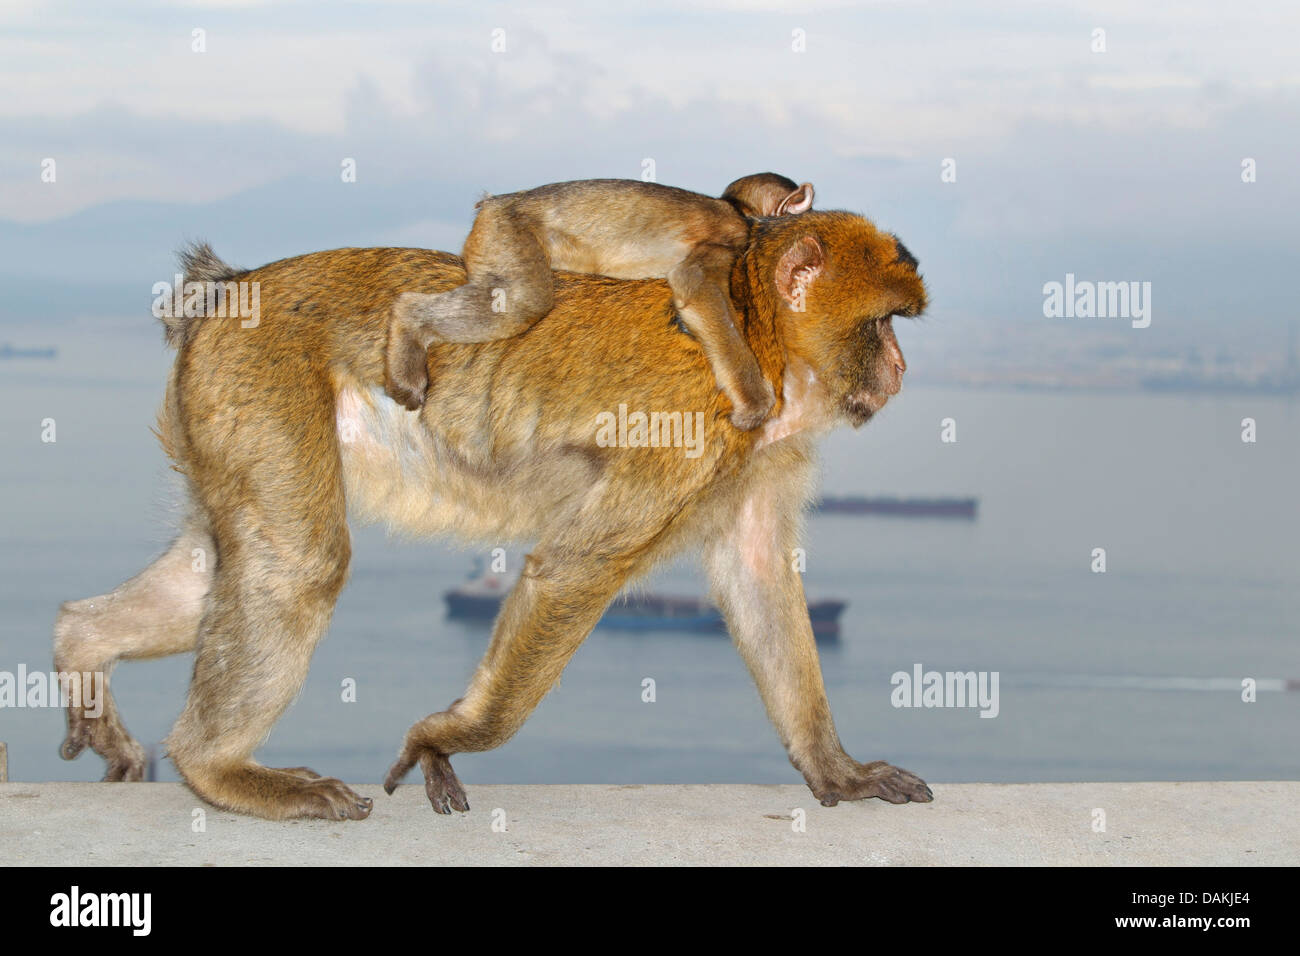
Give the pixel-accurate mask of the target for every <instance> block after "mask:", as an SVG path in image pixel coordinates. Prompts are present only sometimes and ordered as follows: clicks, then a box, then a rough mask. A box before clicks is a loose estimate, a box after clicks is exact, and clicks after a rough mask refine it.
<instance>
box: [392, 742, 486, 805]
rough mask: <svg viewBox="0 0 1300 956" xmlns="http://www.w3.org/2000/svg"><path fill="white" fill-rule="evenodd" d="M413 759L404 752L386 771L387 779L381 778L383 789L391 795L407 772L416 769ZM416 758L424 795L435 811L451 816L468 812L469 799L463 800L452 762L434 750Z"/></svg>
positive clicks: (420, 754)
mask: <svg viewBox="0 0 1300 956" xmlns="http://www.w3.org/2000/svg"><path fill="white" fill-rule="evenodd" d="M416 759H417V758H416V757H415V756H414V755H411V754H409V753H407V752H405V751H404V752H403V753H402V756H401V757H399V758H398V759H397V762H396V763H395V764H393V766H392V768H391V769H390V770H389V771H388V776H387V777H386V778H385V779H384V790H385V791H387V792H388V793H390V794H391V793H392V792H393V791H394V790H396V789H397V785H398V784H399V783H401V782H402V778H403V777H405V776H406V774H407V771H409V770H410V769H411V768H412V767H413V766H415V761H416ZM418 759H419V761H420V769H421V770H423V771H424V792H425V794H427V795H428V797H429V802H430V803H431V804H433V809H434V811H435V812H437V813H451V811H452V810H459V811H460V812H461V813H464V812H465V811H466V810H468V809H469V800H468V799H467V798H466V797H465V788H464V787H463V786H461V782H460V781H459V780H458V779H457V778H456V772H455V771H454V770H452V769H451V760H450V759H448V757H447V755H446V754H443V753H438V752H437V751H435V750H422V751H420V753H419V755H418Z"/></svg>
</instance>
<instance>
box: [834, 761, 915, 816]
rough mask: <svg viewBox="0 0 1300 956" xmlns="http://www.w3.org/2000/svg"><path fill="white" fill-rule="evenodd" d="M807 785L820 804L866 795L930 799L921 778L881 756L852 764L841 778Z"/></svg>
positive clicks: (901, 800) (886, 798)
mask: <svg viewBox="0 0 1300 956" xmlns="http://www.w3.org/2000/svg"><path fill="white" fill-rule="evenodd" d="M810 789H811V790H812V792H813V795H814V796H815V797H817V799H818V800H820V801H821V804H822V806H824V807H833V806H835V805H836V804H837V803H839V802H840V801H841V800H866V799H867V798H868V797H879V798H880V799H881V800H884V801H886V802H888V803H929V802H930V801H931V800H933V799H934V794H933V793H932V792H931V791H930V788H929V787H928V786H926V783H925V781H924V780H922V779H921V778H920V777H918V776H917V775H916V774H914V773H912V772H911V771H910V770H904V769H902V768H901V767H895V766H893V765H891V764H887V763H885V762H884V761H883V760H875V761H872V762H871V763H859V764H856V765H855V767H854V769H853V770H851V771H849V772H848V773H847V774H845V775H844V776H843V778H841V779H837V780H832V781H829V782H827V783H826V784H825V785H823V786H820V787H814V786H811V785H810Z"/></svg>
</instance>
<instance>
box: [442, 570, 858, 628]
mask: <svg viewBox="0 0 1300 956" xmlns="http://www.w3.org/2000/svg"><path fill="white" fill-rule="evenodd" d="M518 576H519V575H518V574H517V573H515V574H509V573H504V572H492V571H486V570H484V569H483V568H482V562H479V563H478V565H477V566H476V567H475V570H474V573H473V574H471V575H470V577H469V579H468V580H467V581H465V582H464V583H463V584H461V585H459V586H458V587H455V588H452V589H451V590H450V591H447V592H446V593H445V594H444V595H443V599H444V600H445V601H446V602H447V616H448V617H449V618H452V619H453V620H461V621H491V620H494V619H495V618H496V616H497V612H498V611H499V610H500V609H501V602H502V601H504V600H505V597H506V595H507V594H509V593H510V589H511V588H512V587H513V586H514V583H515V581H516V580H517V579H518ZM845 607H847V604H846V603H845V602H844V601H833V600H825V601H812V602H809V604H808V616H809V618H810V620H811V621H812V628H813V634H814V635H815V636H816V637H817V638H819V639H822V640H831V641H833V640H838V639H839V636H840V615H841V614H842V613H843V611H844V608H845ZM597 627H602V628H606V629H608V630H613V631H690V632H694V633H700V634H725V633H726V632H727V625H726V622H725V621H724V620H723V618H722V612H721V611H719V610H718V609H717V607H715V606H714V605H713V604H712V603H710V602H709V601H707V600H704V599H703V598H696V597H679V596H675V595H666V594H626V595H623V596H622V597H620V598H618V599H617V600H616V601H614V603H613V604H611V605H610V606H609V608H608V609H607V610H606V611H605V615H604V617H602V618H601V619H600V623H599V624H598V625H597Z"/></svg>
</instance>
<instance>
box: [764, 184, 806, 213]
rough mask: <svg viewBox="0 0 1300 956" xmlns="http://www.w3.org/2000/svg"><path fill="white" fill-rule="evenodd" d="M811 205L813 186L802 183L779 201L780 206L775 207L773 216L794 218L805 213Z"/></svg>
mask: <svg viewBox="0 0 1300 956" xmlns="http://www.w3.org/2000/svg"><path fill="white" fill-rule="evenodd" d="M812 204H813V186H812V183H804V184H803V185H802V186H800V187H799V188H798V189H796V190H795V191H794V192H792V193H790V195H788V196H786V197H785V198H784V199H782V200H781V204H780V205H779V206H777V207H776V212H774V213H773V214H772V215H774V216H796V215H798V214H799V213H801V212H807V211H808V210H809V209H811V208H812Z"/></svg>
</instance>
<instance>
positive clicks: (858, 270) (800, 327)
mask: <svg viewBox="0 0 1300 956" xmlns="http://www.w3.org/2000/svg"><path fill="white" fill-rule="evenodd" d="M748 257H749V261H748V262H747V263H746V264H745V266H744V268H745V270H746V272H747V274H748V276H749V277H750V282H751V287H752V285H753V283H755V282H758V283H761V284H762V286H763V287H764V288H763V289H762V291H761V292H757V294H756V295H755V299H756V301H759V302H768V303H770V304H771V307H772V322H773V326H774V332H775V333H776V338H777V340H778V341H779V342H780V343H781V345H782V348H783V350H784V352H785V356H786V360H787V367H789V366H790V365H792V364H793V365H794V366H795V367H796V368H799V369H803V370H805V374H807V375H810V376H812V377H813V378H815V380H816V382H817V388H818V392H819V394H820V395H821V396H822V398H821V400H822V402H824V403H825V404H827V405H828V408H827V411H828V412H829V413H831V414H833V415H835V416H836V417H843V418H846V419H847V420H848V421H849V422H850V423H851V424H852V425H853V426H854V427H855V428H856V427H860V426H862V425H863V424H865V423H866V422H867V420H868V419H870V418H871V416H873V415H874V414H875V413H876V412H878V411H879V410H880V409H881V408H882V407H884V405H885V403H886V402H887V401H889V399H890V397H891V396H893V395H896V394H898V391H899V389H901V388H902V385H903V373H904V372H905V371H906V370H907V363H906V362H905V361H904V360H903V352H902V350H901V349H900V348H899V345H898V339H897V338H896V337H895V336H894V328H893V319H894V317H895V316H906V317H912V316H917V315H920V314H921V312H922V311H923V310H924V309H925V306H926V291H925V284H924V283H923V282H922V280H921V276H920V274H919V273H918V272H917V261H916V258H915V257H914V256H913V255H912V254H911V253H910V252H908V251H907V249H906V247H905V246H904V245H903V244H902V243H901V242H899V241H898V238H897V237H896V236H893V235H891V234H889V233H886V232H881V231H880V230H878V229H876V227H875V226H873V225H872V224H871V223H869V222H868V221H867V220H866V219H864V218H862V217H861V216H856V215H853V214H851V213H846V212H817V213H809V214H807V215H804V216H799V217H795V218H789V219H787V218H781V219H771V220H767V221H765V222H763V223H761V225H760V229H759V232H758V237H757V241H756V242H754V243H752V244H751V246H750V250H749V253H748Z"/></svg>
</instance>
